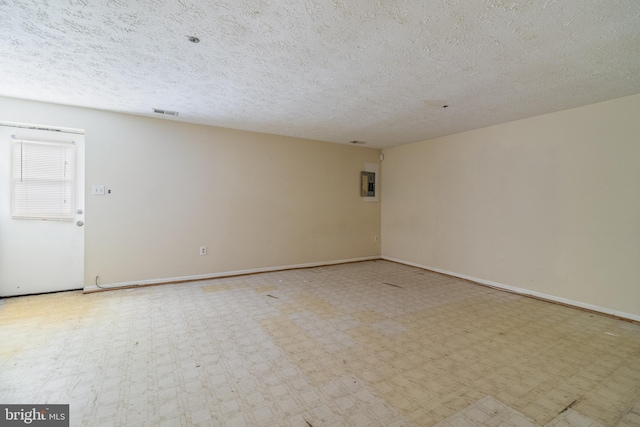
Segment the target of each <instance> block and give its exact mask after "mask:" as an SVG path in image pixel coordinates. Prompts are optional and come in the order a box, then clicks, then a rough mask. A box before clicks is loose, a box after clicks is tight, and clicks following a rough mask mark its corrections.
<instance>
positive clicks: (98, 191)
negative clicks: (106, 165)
mask: <svg viewBox="0 0 640 427" xmlns="http://www.w3.org/2000/svg"><path fill="white" fill-rule="evenodd" d="M91 194H93V195H94V196H104V185H94V186H93V187H91Z"/></svg>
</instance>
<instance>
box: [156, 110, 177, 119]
mask: <svg viewBox="0 0 640 427" xmlns="http://www.w3.org/2000/svg"><path fill="white" fill-rule="evenodd" d="M153 112H154V113H156V114H164V115H165V116H173V117H178V112H177V111H169V110H162V109H160V108H154V109H153Z"/></svg>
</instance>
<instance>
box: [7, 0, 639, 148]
mask: <svg viewBox="0 0 640 427" xmlns="http://www.w3.org/2000/svg"><path fill="white" fill-rule="evenodd" d="M188 36H197V37H199V38H200V39H201V41H200V43H198V44H193V43H190V42H189V41H188ZM0 58H1V59H0V95H3V96H8V97H15V98H24V99H31V100H38V101H46V102H54V103H60V104H67V105H76V106H83V107H92V108H98V109H104V110H112V111H120V112H126V113H133V114H141V115H149V116H152V115H154V114H153V113H152V109H153V108H161V109H167V110H176V111H178V112H179V113H180V115H179V117H178V118H177V120H181V121H186V122H192V123H203V124H209V125H214V126H223V127H229V128H236V129H245V130H252V131H259V132H267V133H274V134H280V135H290V136H297V137H304V138H311V139H319V140H324V141H332V142H338V143H346V142H349V141H351V140H362V141H367V142H368V144H367V146H371V147H380V148H382V147H391V146H395V145H400V144H404V143H409V142H415V141H420V140H424V139H428V138H433V137H437V136H442V135H447V134H452V133H455V132H460V131H464V130H469V129H475V128H479V127H484V126H488V125H492V124H497V123H503V122H507V121H511V120H515V119H519V118H524V117H530V116H534V115H539V114H543V113H547V112H552V111H558V110H563V109H566V108H571V107H576V106H580V105H585V104H590V103H594V102H599V101H603V100H606V99H612V98H617V97H620V96H625V95H631V94H635V93H640V2H638V0H615V1H603V0H521V1H509V0H484V1H468V0H437V1H436V0H423V1H419V0H413V1H412V0H399V1H396V0H389V1H383V0H373V1H372V0H332V1H331V0H324V1H323V0H280V1H276V0H218V1H206V0H200V1H197V0H104V1H90V0H68V1H62V0H49V1H47V0H40V1H36V0H0ZM444 105H449V107H448V108H443V106H444ZM155 116H157V115H155ZM171 120H174V119H171Z"/></svg>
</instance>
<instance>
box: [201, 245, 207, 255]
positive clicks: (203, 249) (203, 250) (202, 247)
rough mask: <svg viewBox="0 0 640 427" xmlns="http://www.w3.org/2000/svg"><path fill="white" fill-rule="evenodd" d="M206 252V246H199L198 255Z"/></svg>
mask: <svg viewBox="0 0 640 427" xmlns="http://www.w3.org/2000/svg"><path fill="white" fill-rule="evenodd" d="M206 254H207V247H206V246H200V255H206Z"/></svg>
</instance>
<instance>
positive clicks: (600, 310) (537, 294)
mask: <svg viewBox="0 0 640 427" xmlns="http://www.w3.org/2000/svg"><path fill="white" fill-rule="evenodd" d="M381 258H382V259H385V260H387V261H393V262H397V263H399V264H405V265H410V266H412V267H418V268H422V269H424V270H429V271H434V272H436V273H442V274H446V275H447V276H453V277H458V278H460V279H465V280H470V281H472V282H476V283H480V284H482V285H487V286H491V287H494V288H498V289H504V290H507V291H510V292H513V293H516V294H520V295H525V296H532V297H536V298H540V299H543V300H548V301H553V302H558V303H561V304H566V305H570V306H574V307H579V308H584V309H586V310H591V311H596V312H598V313H604V314H609V315H611V316H616V317H621V318H623V319H628V320H633V321H635V322H640V316H638V315H635V314H631V313H625V312H623V311H617V310H612V309H610V308H605V307H598V306H597V305H592V304H587V303H584V302H580V301H574V300H570V299H567V298H561V297H557V296H555V295H549V294H543V293H542V292H536V291H531V290H528V289H524V288H517V287H515V286H509V285H503V284H502V283H497V282H492V281H490V280H484V279H478V278H477V277H471V276H465V275H464V274H458V273H454V272H452V271H447V270H442V269H440V268H435V267H429V266H426V265H422V264H417V263H415V262H410V261H404V260H401V259H397V258H392V257H387V256H382V257H381Z"/></svg>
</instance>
